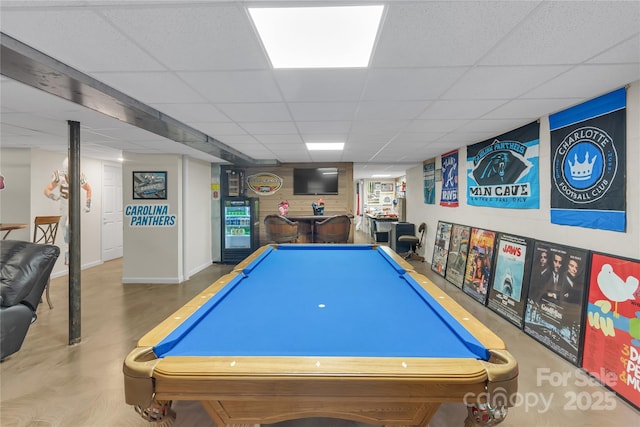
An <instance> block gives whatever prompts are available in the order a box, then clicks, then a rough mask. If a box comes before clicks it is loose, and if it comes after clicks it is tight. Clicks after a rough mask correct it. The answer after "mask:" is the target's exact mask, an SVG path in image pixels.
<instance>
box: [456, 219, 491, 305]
mask: <svg viewBox="0 0 640 427" xmlns="http://www.w3.org/2000/svg"><path fill="white" fill-rule="evenodd" d="M495 243H496V232H495V231H489V230H483V229H482V228H475V227H474V228H472V229H471V236H470V238H469V255H468V256H467V266H466V269H465V273H464V283H463V284H462V290H463V291H464V292H465V293H467V294H469V295H470V296H471V297H473V298H474V299H475V300H477V301H478V302H480V303H481V304H486V302H487V290H488V288H489V283H490V282H491V277H492V268H493V249H494V247H495Z"/></svg>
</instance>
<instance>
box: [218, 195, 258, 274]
mask: <svg viewBox="0 0 640 427" xmlns="http://www.w3.org/2000/svg"><path fill="white" fill-rule="evenodd" d="M258 211H259V209H258V199H257V198H246V197H228V198H224V199H222V221H221V222H222V262H223V263H224V264H237V263H239V262H240V261H242V260H243V259H245V258H246V257H248V256H249V255H250V254H251V253H253V251H255V250H256V249H258V246H259V245H260V233H259V231H260V230H259V224H260V222H259V218H258Z"/></svg>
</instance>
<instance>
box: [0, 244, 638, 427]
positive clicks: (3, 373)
mask: <svg viewBox="0 0 640 427" xmlns="http://www.w3.org/2000/svg"><path fill="white" fill-rule="evenodd" d="M366 241H368V238H367V236H366V235H364V234H362V233H360V232H358V233H357V236H356V242H366ZM412 263H413V264H414V266H415V267H416V269H418V271H420V272H421V273H423V274H425V275H426V276H428V277H429V278H431V280H433V281H434V283H436V285H438V286H439V287H441V288H443V289H445V290H446V291H447V292H448V293H449V294H450V295H451V296H452V297H453V298H454V299H456V301H458V302H459V303H460V304H461V305H463V306H464V307H465V308H466V309H467V310H469V311H470V312H471V313H472V314H474V315H475V316H476V317H478V318H479V319H480V321H482V322H483V323H485V324H486V325H488V326H489V327H490V328H491V329H492V330H493V331H494V332H495V333H496V334H497V335H498V336H500V337H501V338H502V339H503V340H504V341H505V342H506V343H507V346H508V347H509V349H510V351H511V352H512V353H513V354H514V356H515V357H516V358H517V360H518V362H519V364H520V377H519V378H520V381H519V387H520V389H519V392H520V394H521V397H522V401H521V402H519V405H518V406H517V407H515V408H512V409H511V410H510V413H509V416H508V417H507V419H506V421H505V422H504V423H502V424H501V425H503V426H505V427H529V426H531V427H541V426H548V427H574V426H575V427H578V426H580V427H586V426H599V427H602V426H627V425H632V424H634V421H633V420H636V421H635V422H636V423H637V421H638V420H639V419H640V413H639V412H638V411H636V410H635V409H634V408H632V407H631V406H629V405H628V404H627V403H625V402H624V401H623V400H621V399H619V398H618V397H612V401H611V402H612V403H611V402H610V401H608V400H603V398H605V397H606V394H607V393H608V392H607V390H606V389H604V388H603V387H601V386H599V385H594V384H584V381H583V379H584V376H583V375H581V374H580V372H579V371H578V370H577V369H576V368H575V367H574V366H572V365H571V364H569V363H568V362H566V361H564V360H563V359H561V358H560V357H558V356H556V355H555V354H553V353H551V352H550V351H549V350H547V349H546V348H544V347H542V346H541V345H539V344H538V343H537V342H535V341H534V340H533V339H531V338H530V337H528V336H527V335H525V334H524V333H523V332H521V331H520V330H518V329H517V328H516V327H514V326H512V325H511V324H510V323H508V322H507V321H505V320H504V319H502V318H501V317H500V316H498V315H496V314H494V313H492V312H491V311H490V310H489V309H487V308H485V307H482V306H480V304H478V303H477V302H475V301H473V300H472V299H471V298H470V297H468V296H467V295H465V294H463V293H462V292H461V291H459V290H458V289H457V288H455V287H454V286H453V285H451V284H449V283H448V282H446V281H445V280H443V279H442V278H440V277H438V276H435V275H434V274H432V273H431V271H430V269H429V264H427V263H420V262H412ZM230 269H231V266H226V265H218V264H214V265H212V266H211V267H209V268H207V269H205V270H204V271H202V272H200V273H198V274H197V275H195V276H193V277H192V278H191V280H189V281H187V282H185V283H183V284H180V285H166V284H163V285H145V284H129V285H122V284H121V283H120V279H121V276H122V262H121V260H114V261H109V262H106V263H104V264H103V265H100V266H98V267H94V268H91V269H88V270H85V271H83V272H82V341H81V343H80V344H77V345H74V346H68V345H67V341H68V301H67V298H68V294H67V278H66V277H61V278H58V279H54V280H53V281H52V283H51V297H52V300H53V304H54V308H53V309H52V310H50V309H49V308H48V307H47V304H46V303H45V304H41V305H40V307H39V308H38V320H37V322H36V323H35V324H33V325H32V326H31V329H30V330H29V333H28V335H27V338H26V340H25V343H24V345H23V347H22V349H21V350H20V351H19V352H18V353H16V354H14V355H13V356H11V357H9V358H8V359H7V360H5V361H4V362H3V363H1V364H0V392H1V394H0V425H2V427H18V426H33V427H45V426H51V427H53V426H56V427H57V426H60V427H75V426H77V427H113V426H118V427H120V426H122V427H127V426H130V427H146V426H148V425H149V424H148V423H147V422H146V421H144V420H142V419H141V418H140V417H139V416H138V415H137V414H136V413H135V412H134V410H133V408H132V407H130V406H128V405H126V404H125V402H124V393H123V379H122V362H123V360H124V358H125V356H126V355H127V354H128V353H129V351H131V350H132V349H133V348H134V347H135V343H136V341H137V340H138V339H139V338H140V337H141V336H142V335H144V333H146V332H147V331H148V330H150V329H152V328H153V327H154V326H156V325H157V324H158V323H159V322H160V321H161V320H163V319H164V318H165V317H167V316H169V315H170V314H171V313H172V312H173V311H174V310H175V309H177V308H178V307H180V306H182V305H183V304H184V303H185V302H187V301H188V300H189V299H190V298H191V297H192V296H193V295H195V294H197V293H198V292H200V291H201V290H202V289H204V288H206V287H207V286H209V285H210V284H211V283H212V282H213V281H215V280H216V279H217V278H218V277H219V276H221V275H222V274H224V273H227V272H228V271H230ZM541 369H546V370H547V371H546V372H548V373H553V374H554V375H564V376H565V377H566V378H567V380H566V381H565V384H562V385H558V386H551V385H550V384H549V382H548V381H542V376H541V375H540V373H541V372H542V371H541ZM578 395H580V396H581V398H582V400H581V401H579V403H580V404H581V405H584V404H585V403H588V405H587V406H588V407H589V408H591V410H578V408H577V407H575V406H576V400H575V399H574V400H573V401H572V398H573V397H574V396H578ZM607 402H608V403H607ZM605 403H606V404H605ZM572 405H573V406H572ZM175 409H176V411H177V413H178V417H177V419H176V421H175V423H174V426H176V427H199V426H202V427H210V426H215V424H214V423H213V422H212V421H211V420H210V418H209V417H208V415H207V414H206V412H205V411H204V410H203V409H202V408H201V407H200V405H199V404H198V403H197V402H177V403H176V405H175ZM465 416H466V410H465V408H464V407H463V405H462V404H445V405H443V406H442V407H441V409H440V410H439V411H438V413H437V414H436V416H435V417H434V419H433V420H432V422H431V427H445V426H446V427H448V426H460V427H462V426H463V420H464V418H465ZM634 425H637V424H634ZM272 426H273V427H276V426H277V427H364V426H366V425H365V424H362V423H355V422H348V421H342V420H330V419H319V418H312V419H305V420H294V421H288V422H283V423H278V424H273V425H272Z"/></svg>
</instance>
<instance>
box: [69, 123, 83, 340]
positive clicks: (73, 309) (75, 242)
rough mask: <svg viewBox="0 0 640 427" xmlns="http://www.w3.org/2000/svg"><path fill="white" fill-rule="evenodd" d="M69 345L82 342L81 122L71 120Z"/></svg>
mask: <svg viewBox="0 0 640 427" xmlns="http://www.w3.org/2000/svg"><path fill="white" fill-rule="evenodd" d="M67 123H68V124H69V156H68V158H69V169H68V173H69V345H73V344H78V343H79V342H80V338H81V337H80V326H81V321H80V285H81V279H80V273H81V269H82V268H81V261H80V201H81V194H80V123H79V122H74V121H71V120H69V121H68V122H67Z"/></svg>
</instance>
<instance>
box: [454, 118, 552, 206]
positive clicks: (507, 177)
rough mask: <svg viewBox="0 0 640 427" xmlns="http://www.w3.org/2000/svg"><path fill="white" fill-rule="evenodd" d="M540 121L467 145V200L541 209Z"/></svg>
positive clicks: (482, 203)
mask: <svg viewBox="0 0 640 427" xmlns="http://www.w3.org/2000/svg"><path fill="white" fill-rule="evenodd" d="M539 134H540V124H539V123H538V122H533V123H530V124H528V125H526V126H523V127H521V128H518V129H515V130H512V131H511V132H508V133H505V134H503V135H500V136H498V137H496V138H491V139H488V140H486V141H483V142H479V143H477V144H473V145H470V146H468V147H467V184H468V185H467V203H469V205H475V206H492V207H496V208H513V209H538V208H539V207H540V189H539V179H538V175H539V171H538V157H539V146H540V140H539Z"/></svg>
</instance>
